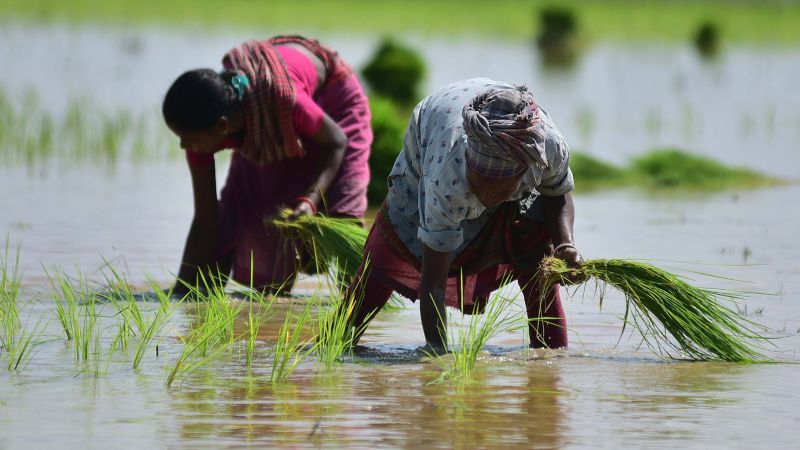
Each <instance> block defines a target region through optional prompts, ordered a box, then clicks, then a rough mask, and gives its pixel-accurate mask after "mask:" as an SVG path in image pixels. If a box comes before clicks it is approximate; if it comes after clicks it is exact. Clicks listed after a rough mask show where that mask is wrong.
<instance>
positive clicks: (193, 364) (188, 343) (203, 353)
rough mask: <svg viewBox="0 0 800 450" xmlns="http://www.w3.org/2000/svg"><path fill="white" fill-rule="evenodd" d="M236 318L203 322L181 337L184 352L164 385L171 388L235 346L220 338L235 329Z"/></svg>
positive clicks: (227, 317) (228, 317)
mask: <svg viewBox="0 0 800 450" xmlns="http://www.w3.org/2000/svg"><path fill="white" fill-rule="evenodd" d="M235 319H236V316H226V317H217V318H216V320H214V321H208V322H203V323H202V324H201V325H199V326H197V327H195V328H193V329H192V330H191V331H190V332H189V334H188V335H187V336H185V337H181V338H180V339H181V341H182V342H183V350H182V351H181V354H180V356H178V359H177V360H176V361H175V364H174V365H173V366H172V369H170V371H169V373H168V374H167V378H166V380H165V381H164V384H165V385H166V386H167V387H171V386H172V383H174V382H175V380H176V379H178V378H184V377H186V376H188V375H189V374H191V373H192V372H194V371H195V370H197V369H199V368H200V367H203V366H205V365H206V364H208V363H210V362H211V361H214V360H215V359H217V358H219V357H220V356H222V355H224V354H225V352H226V351H227V350H228V349H230V348H231V346H232V345H233V342H232V341H220V339H219V336H220V335H221V334H226V333H227V330H228V329H230V328H232V327H233V322H234V320H235Z"/></svg>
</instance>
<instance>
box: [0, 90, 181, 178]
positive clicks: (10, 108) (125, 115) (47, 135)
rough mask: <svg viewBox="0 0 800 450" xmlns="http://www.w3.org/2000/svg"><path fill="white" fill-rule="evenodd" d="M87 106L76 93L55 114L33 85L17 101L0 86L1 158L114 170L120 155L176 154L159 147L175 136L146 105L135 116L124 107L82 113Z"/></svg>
mask: <svg viewBox="0 0 800 450" xmlns="http://www.w3.org/2000/svg"><path fill="white" fill-rule="evenodd" d="M91 109H92V108H91V107H89V106H87V101H86V100H85V99H80V100H79V99H75V100H72V101H71V102H70V104H69V105H68V107H67V111H66V113H65V114H64V116H63V117H62V118H59V119H54V118H53V116H52V115H51V113H49V112H48V111H46V110H45V109H44V108H43V107H42V105H41V103H40V102H39V100H38V98H37V96H36V94H34V93H33V91H30V92H28V93H26V94H25V96H24V98H23V100H22V102H21V106H17V105H16V104H15V102H12V101H11V100H10V99H9V98H8V97H7V96H6V95H5V94H4V92H3V88H2V86H0V161H2V162H3V163H5V164H7V165H20V164H22V165H25V166H27V167H28V168H29V169H33V168H36V169H39V170H43V169H45V168H47V167H48V164H49V163H51V162H54V161H55V162H56V163H57V164H58V167H59V168H63V167H65V166H67V165H70V164H82V163H90V164H96V165H104V166H105V167H106V168H107V169H109V170H113V169H115V168H116V166H117V165H118V164H119V163H120V162H121V161H122V160H123V159H125V158H128V159H130V160H131V161H132V162H134V163H138V162H142V161H147V160H150V161H153V160H155V161H162V160H164V159H173V158H179V157H180V152H178V151H172V152H168V151H163V149H164V148H165V147H167V146H168V144H166V143H167V142H168V141H170V140H172V141H173V142H174V137H172V135H171V133H169V131H168V130H167V129H166V128H165V127H164V126H163V124H162V123H160V122H158V121H157V120H155V119H153V117H154V116H153V114H151V113H150V112H149V111H148V112H144V113H141V114H140V115H139V116H138V117H134V116H133V114H132V113H131V112H130V111H126V110H121V111H118V112H93V113H91V114H89V113H87V111H90V110H91ZM172 147H173V148H177V146H175V145H174V144H173V145H172ZM154 149H157V150H154Z"/></svg>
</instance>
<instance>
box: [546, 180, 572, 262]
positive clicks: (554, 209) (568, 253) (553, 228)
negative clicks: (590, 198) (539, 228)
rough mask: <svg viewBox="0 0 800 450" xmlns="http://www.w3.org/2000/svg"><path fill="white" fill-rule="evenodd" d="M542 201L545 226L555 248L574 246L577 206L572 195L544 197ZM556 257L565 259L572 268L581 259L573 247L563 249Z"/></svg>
mask: <svg viewBox="0 0 800 450" xmlns="http://www.w3.org/2000/svg"><path fill="white" fill-rule="evenodd" d="M541 199H542V202H543V204H542V206H543V207H544V208H543V209H544V221H545V226H547V231H548V232H550V237H551V239H552V240H553V246H558V245H559V244H566V243H572V244H574V242H575V241H574V239H573V235H572V227H573V224H574V223H575V204H574V203H573V202H572V194H564V195H559V196H557V197H547V196H542V197H541ZM555 256H556V257H558V258H561V259H563V260H564V261H566V262H567V264H569V265H570V266H572V267H576V266H577V265H578V264H579V263H580V259H581V257H580V253H579V252H578V249H576V248H573V247H562V248H561V249H560V250H559V251H558V252H556V255H555Z"/></svg>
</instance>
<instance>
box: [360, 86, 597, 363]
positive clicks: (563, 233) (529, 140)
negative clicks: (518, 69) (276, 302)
mask: <svg viewBox="0 0 800 450" xmlns="http://www.w3.org/2000/svg"><path fill="white" fill-rule="evenodd" d="M388 183H389V194H388V196H387V198H386V200H385V202H384V203H383V206H382V207H381V210H380V212H379V213H378V216H377V218H376V220H375V225H374V226H373V228H372V230H371V232H370V235H369V238H368V239H367V243H366V247H365V252H364V254H365V259H364V261H363V262H362V265H361V268H360V269H359V272H358V274H357V275H356V277H355V279H354V281H353V284H351V286H350V289H349V290H348V292H347V297H346V298H349V299H351V301H356V302H358V303H359V308H358V313H357V315H356V317H355V318H354V323H353V324H354V325H360V324H362V323H363V322H364V321H365V320H369V318H371V317H372V316H373V314H374V312H376V311H377V310H378V309H380V308H381V307H382V306H383V305H384V304H385V303H386V301H387V300H388V299H389V297H390V296H391V294H392V292H393V291H396V292H398V293H399V294H401V295H403V296H405V297H407V298H410V299H420V314H421V318H422V327H423V331H424V333H425V339H426V341H427V343H428V345H429V346H430V347H431V348H432V349H434V350H441V349H443V348H444V347H445V346H446V343H447V339H446V329H447V324H446V315H445V314H444V306H445V305H448V306H452V307H461V308H462V309H463V310H464V312H466V313H479V312H481V311H482V310H483V308H484V306H485V303H486V301H487V299H488V297H489V295H490V293H491V292H492V291H494V290H496V289H498V288H499V287H500V285H501V283H502V282H504V281H509V280H517V281H518V282H519V284H520V287H521V288H522V293H523V295H524V297H525V305H526V307H527V314H528V318H529V319H539V318H547V319H546V320H531V321H530V325H529V331H530V337H531V342H530V345H531V346H532V347H549V348H563V347H566V346H567V331H566V321H565V317H564V311H563V308H562V306H561V300H560V296H559V286H554V287H553V288H552V289H551V290H550V291H548V292H545V293H540V292H539V289H538V283H537V282H536V279H535V277H536V269H537V266H538V263H539V261H540V260H541V258H542V257H543V256H545V255H546V254H550V253H552V252H555V256H557V257H559V258H562V259H564V260H565V261H567V263H568V264H570V265H571V266H573V267H576V266H577V265H578V264H580V262H581V256H580V253H579V252H578V250H577V248H576V247H575V245H574V243H573V242H574V241H573V236H572V225H573V222H574V211H573V202H572V197H571V195H570V191H571V190H572V188H573V179H572V172H571V171H570V169H569V149H568V147H567V144H566V143H565V142H564V138H563V137H562V136H561V134H560V133H559V132H558V130H557V129H556V127H555V125H554V124H553V122H552V121H551V119H550V117H549V116H548V115H547V113H546V112H545V111H544V110H543V109H542V108H540V107H539V105H538V104H537V103H536V101H535V100H534V98H533V95H532V94H531V93H530V92H529V91H528V90H527V89H526V88H525V87H515V86H512V85H509V84H506V83H502V82H497V81H493V80H489V79H486V78H475V79H468V80H463V81H459V82H456V83H453V84H450V85H448V86H445V87H444V88H442V89H440V90H439V91H438V92H436V93H435V94H433V95H431V96H429V97H427V98H425V99H424V100H423V101H422V102H420V103H419V104H418V105H417V106H416V108H414V112H413V114H412V117H411V120H410V123H409V125H408V128H407V129H406V132H405V136H404V138H403V149H402V151H401V152H400V154H399V155H398V157H397V160H396V162H395V164H394V167H393V169H392V171H391V173H390V175H389V179H388ZM542 294H544V295H542Z"/></svg>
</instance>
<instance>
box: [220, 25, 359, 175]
mask: <svg viewBox="0 0 800 450" xmlns="http://www.w3.org/2000/svg"><path fill="white" fill-rule="evenodd" d="M288 43H294V44H300V45H302V46H304V47H305V48H307V49H308V50H309V51H311V52H312V53H313V54H314V55H316V56H317V57H318V58H319V59H320V60H321V61H322V63H323V65H324V66H325V72H326V80H325V86H327V85H329V84H331V83H334V82H337V81H339V80H342V79H345V78H347V77H348V76H349V75H350V74H351V73H352V71H351V69H350V67H348V66H347V64H345V63H344V62H343V61H342V60H341V59H340V58H339V55H338V54H337V53H336V52H335V51H333V50H330V49H328V48H327V47H324V46H323V45H322V44H320V43H319V42H318V41H316V40H314V39H306V38H304V37H302V36H276V37H274V38H272V39H269V40H266V41H255V40H254V41H249V42H245V43H244V44H242V45H240V46H238V47H236V48H234V49H232V50H231V51H230V52H228V53H227V54H226V55H225V56H224V57H223V59H222V65H223V67H225V69H227V70H233V71H236V72H237V73H238V74H241V75H244V76H245V77H246V80H248V82H247V83H245V84H244V85H243V86H242V89H244V92H245V95H244V98H243V99H242V110H243V112H244V121H245V130H246V132H245V137H244V141H243V142H242V145H241V146H240V147H239V149H238V151H239V152H241V153H242V155H243V156H244V157H246V158H248V159H250V160H252V161H255V162H257V163H259V164H274V163H279V162H281V161H283V160H284V159H288V158H300V157H302V156H303V155H305V150H304V149H303V146H302V145H301V143H300V139H299V138H298V136H297V133H296V132H295V130H294V124H293V123H292V108H293V106H294V103H295V91H294V85H293V84H292V80H291V78H290V77H289V74H288V72H287V70H286V65H285V63H284V61H283V59H282V58H281V57H280V54H278V52H277V51H276V50H275V48H274V46H276V45H282V44H288ZM236 79H237V78H236V77H234V80H236ZM323 87H324V86H323Z"/></svg>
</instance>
